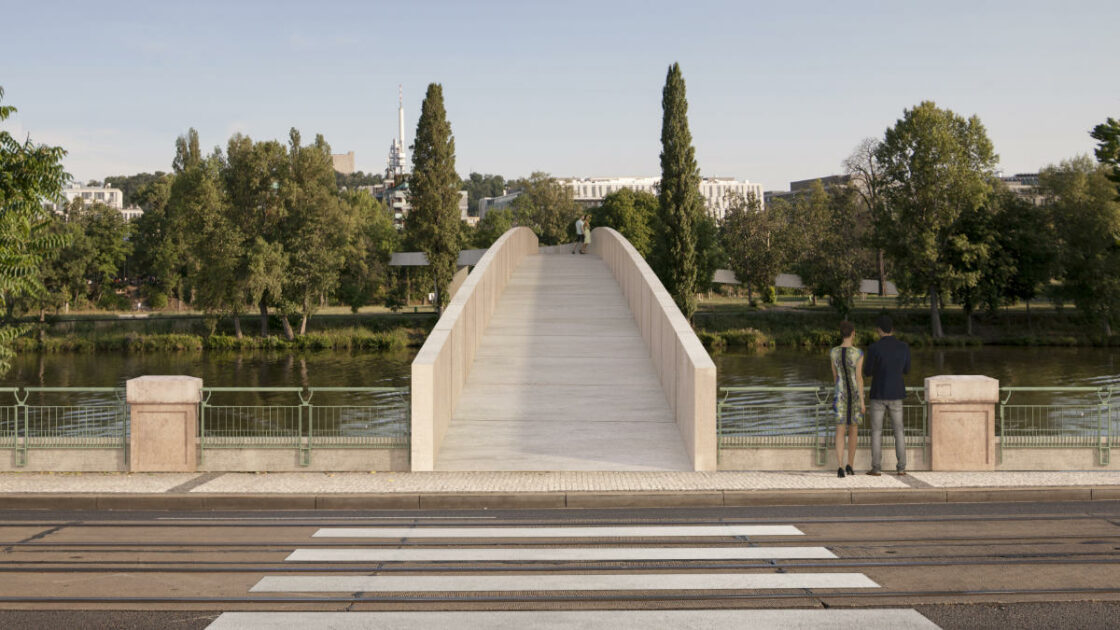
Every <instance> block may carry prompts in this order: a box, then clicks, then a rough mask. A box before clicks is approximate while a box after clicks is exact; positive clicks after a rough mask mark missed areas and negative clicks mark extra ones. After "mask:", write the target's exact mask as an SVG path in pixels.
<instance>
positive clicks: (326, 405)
mask: <svg viewBox="0 0 1120 630" xmlns="http://www.w3.org/2000/svg"><path fill="white" fill-rule="evenodd" d="M215 394H217V395H218V398H219V399H221V398H227V397H228V398H232V400H230V401H227V402H224V403H221V404H219V402H220V401H219V402H215V401H214V399H213V396H214V395H215ZM316 394H318V401H316ZM246 399H252V400H249V401H247V400H246ZM324 399H325V400H324ZM248 402H252V403H253V404H247V403H248ZM409 411H410V402H409V397H408V388H407V387H308V388H303V387H204V388H203V389H202V402H201V404H200V405H199V458H200V460H201V459H202V458H204V457H205V453H206V450H207V449H216V448H278V449H297V450H298V451H299V463H300V465H301V466H308V465H310V463H311V451H312V450H313V449H314V448H407V447H408V446H409V424H410V423H409Z"/></svg>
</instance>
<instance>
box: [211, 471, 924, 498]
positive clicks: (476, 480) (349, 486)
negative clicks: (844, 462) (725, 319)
mask: <svg viewBox="0 0 1120 630" xmlns="http://www.w3.org/2000/svg"><path fill="white" fill-rule="evenodd" d="M906 487H907V486H906V485H905V484H903V483H902V482H900V481H899V480H898V478H897V477H894V476H887V475H884V476H882V477H869V476H867V475H856V476H855V477H847V478H844V479H839V478H837V477H836V473H835V471H833V472H831V473H819V472H801V473H794V472H788V473H766V472H748V473H732V472H592V471H572V472H438V471H437V472H414V473H377V474H372V475H371V474H364V475H363V474H356V473H337V474H330V473H326V474H324V473H276V474H246V473H229V474H226V475H222V476H221V477H219V478H217V479H214V480H213V481H210V482H207V483H205V484H203V485H201V486H199V487H197V488H195V489H194V490H192V492H208V493H211V492H212V493H227V492H260V493H273V492H280V493H289V492H290V493H306V492H314V493H362V492H369V493H395V492H399V493H408V492H412V493H415V492H497V493H501V492H649V491H689V490H775V489H776V490H822V489H852V488H881V489H889V488H906Z"/></svg>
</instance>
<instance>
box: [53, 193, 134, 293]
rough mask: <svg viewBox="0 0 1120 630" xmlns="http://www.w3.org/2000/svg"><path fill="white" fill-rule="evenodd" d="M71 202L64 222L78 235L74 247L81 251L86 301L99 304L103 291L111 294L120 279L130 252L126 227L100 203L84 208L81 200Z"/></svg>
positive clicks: (117, 214)
mask: <svg viewBox="0 0 1120 630" xmlns="http://www.w3.org/2000/svg"><path fill="white" fill-rule="evenodd" d="M74 202H75V203H74V204H72V206H71V208H70V209H69V210H68V211H67V220H68V221H70V222H73V223H75V224H76V225H77V227H78V230H79V231H80V233H81V237H80V238H79V239H77V240H76V241H75V244H80V247H81V249H82V254H83V255H82V256H81V257H80V258H79V260H80V265H81V267H82V278H83V280H84V281H85V283H86V284H87V285H88V287H89V291H88V295H87V297H88V299H89V300H90V301H91V302H93V303H94V304H98V303H100V302H101V298H102V296H103V294H104V293H105V291H106V287H109V291H112V288H111V287H112V284H113V281H114V280H116V279H118V277H119V276H120V274H121V271H122V270H123V265H124V262H125V260H126V259H127V258H128V255H129V254H130V253H131V252H132V243H131V242H129V240H128V239H129V233H130V230H129V225H128V222H127V221H125V220H124V216H123V215H121V213H120V211H118V210H116V209H115V208H111V207H109V206H107V205H105V204H103V203H94V204H91V205H89V206H85V205H84V204H83V203H82V202H81V199H75V200H74Z"/></svg>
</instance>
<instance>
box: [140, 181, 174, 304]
mask: <svg viewBox="0 0 1120 630" xmlns="http://www.w3.org/2000/svg"><path fill="white" fill-rule="evenodd" d="M172 179H173V176H172V175H170V174H165V175H164V176H163V177H160V178H159V179H157V180H154V181H152V182H149V183H148V184H145V185H144V186H143V187H142V188H140V189H139V190H137V191H136V193H135V202H136V204H137V205H139V206H140V207H141V208H143V209H144V214H142V215H140V217H139V218H137V219H136V220H135V221H133V222H132V226H131V232H132V234H131V237H130V238H131V240H132V244H133V249H132V257H131V258H130V260H129V268H130V269H132V270H133V274H132V275H133V276H135V277H137V278H138V279H139V282H140V284H141V286H143V287H144V290H145V292H146V293H147V295H148V297H149V299H151V298H153V297H155V296H156V295H162V296H163V298H166V296H167V294H168V293H170V292H171V287H172V286H173V285H174V258H173V257H172V254H173V253H172V252H168V251H166V250H165V249H164V245H165V244H166V243H167V242H168V240H167V239H166V233H167V230H168V222H167V202H168V200H169V199H170V197H171V181H172Z"/></svg>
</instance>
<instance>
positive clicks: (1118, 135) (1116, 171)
mask: <svg viewBox="0 0 1120 630" xmlns="http://www.w3.org/2000/svg"><path fill="white" fill-rule="evenodd" d="M1089 135H1090V136H1091V137H1092V138H1093V139H1094V140H1096V141H1097V148H1096V150H1095V153H1096V156H1097V161H1098V162H1100V163H1101V164H1105V165H1107V166H1108V167H1110V170H1109V174H1108V178H1109V179H1111V180H1112V181H1113V183H1115V184H1116V186H1117V190H1118V191H1120V120H1116V119H1115V118H1109V119H1108V120H1106V121H1105V122H1103V123H1101V124H1099V125H1097V126H1096V127H1093V131H1092V132H1091V133H1090V134H1089Z"/></svg>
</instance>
